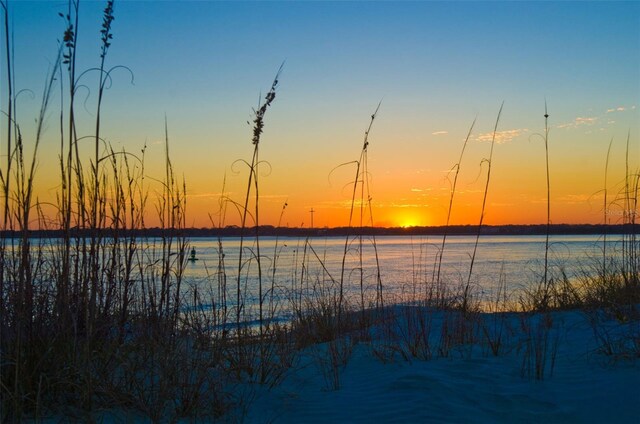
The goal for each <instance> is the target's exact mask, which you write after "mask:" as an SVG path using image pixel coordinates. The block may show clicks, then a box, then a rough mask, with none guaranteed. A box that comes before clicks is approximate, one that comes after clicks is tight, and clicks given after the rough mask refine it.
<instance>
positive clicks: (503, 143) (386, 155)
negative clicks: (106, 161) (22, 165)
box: [1, 0, 640, 227]
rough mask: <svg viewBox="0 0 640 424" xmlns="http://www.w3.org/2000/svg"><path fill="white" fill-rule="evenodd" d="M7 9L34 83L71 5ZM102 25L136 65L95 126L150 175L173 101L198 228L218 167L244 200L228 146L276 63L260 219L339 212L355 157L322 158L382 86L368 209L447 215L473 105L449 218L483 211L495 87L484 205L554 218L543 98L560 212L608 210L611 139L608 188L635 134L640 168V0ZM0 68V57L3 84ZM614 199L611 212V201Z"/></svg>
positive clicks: (390, 215)
mask: <svg viewBox="0 0 640 424" xmlns="http://www.w3.org/2000/svg"><path fill="white" fill-rule="evenodd" d="M9 7H10V13H9V17H10V21H11V24H12V27H13V32H14V45H15V61H14V63H15V67H16V85H17V87H18V88H24V89H30V90H33V92H34V93H40V91H41V89H42V86H43V82H44V79H45V75H46V73H47V70H48V68H49V66H50V64H51V63H52V62H53V60H54V58H55V54H56V51H57V43H58V40H59V39H61V37H62V34H63V32H64V21H63V19H61V18H60V17H59V16H58V12H60V11H65V10H66V3H65V2H64V1H48V2H32V1H14V2H10V3H9ZM103 8H104V2H93V1H91V2H89V1H86V2H81V4H80V27H79V32H78V37H79V41H78V55H79V67H80V68H81V69H86V68H90V67H94V66H97V65H98V64H99V41H100V37H99V35H100V34H99V31H100V25H101V22H102V10H103ZM113 33H114V39H113V44H112V47H111V49H110V51H109V53H108V56H107V63H108V66H113V65H125V66H127V67H129V68H130V69H131V70H132V72H133V74H134V81H133V83H131V78H130V76H129V74H128V73H127V72H124V71H122V72H118V73H115V74H114V75H115V78H114V84H113V87H112V88H111V89H110V90H108V92H107V93H106V97H105V99H104V103H103V115H102V121H103V128H104V129H103V136H104V137H105V138H106V139H107V140H108V141H110V142H111V143H112V144H113V145H114V146H116V148H120V147H121V146H124V147H126V148H127V149H129V150H131V151H134V152H135V151H139V150H140V149H141V148H142V146H143V145H144V144H145V143H146V144H147V145H148V154H147V174H148V175H149V176H150V177H152V178H153V177H156V178H162V155H163V145H162V140H163V139H164V117H165V115H166V116H167V120H168V126H169V137H170V141H171V156H172V160H173V163H174V167H175V169H176V171H177V173H178V174H179V175H184V178H185V179H186V184H187V190H188V194H189V198H188V219H187V225H189V226H196V227H201V226H208V225H209V214H211V215H212V216H213V217H214V220H216V223H217V220H218V217H217V215H216V214H217V213H218V209H219V204H218V201H219V198H220V193H221V190H222V186H223V180H224V178H225V175H226V192H227V194H229V195H230V196H231V197H232V198H233V199H235V200H236V201H241V200H242V199H243V196H244V190H245V189H246V181H247V172H246V169H243V168H242V166H239V165H236V166H232V164H233V163H234V161H236V160H237V159H245V160H249V159H250V157H251V153H252V148H253V146H252V144H251V128H250V126H249V125H247V120H249V119H250V118H251V110H252V107H255V106H256V105H257V102H258V99H259V95H260V93H263V94H264V93H266V92H267V91H268V89H269V86H270V84H271V81H272V79H273V77H274V75H275V73H276V71H277V69H278V67H279V66H280V64H281V63H282V62H283V61H286V63H285V65H284V70H283V73H282V75H281V78H280V87H279V88H278V91H277V98H276V101H275V103H274V104H273V106H272V108H271V109H270V110H269V111H268V112H267V115H266V119H265V120H266V125H265V131H264V134H263V138H262V142H261V147H260V155H261V159H262V160H264V161H268V163H269V164H270V172H268V171H269V170H268V169H267V166H265V167H263V168H262V169H263V172H262V174H261V175H262V176H261V179H260V184H261V194H262V198H261V223H264V224H267V223H268V224H274V225H275V224H277V223H278V218H279V216H280V212H281V210H282V205H283V204H284V202H285V201H286V202H287V203H288V205H289V206H288V208H287V210H286V211H285V214H284V215H283V221H282V224H283V225H289V226H301V225H303V226H309V224H310V213H309V210H310V209H311V208H313V209H314V210H315V211H316V212H315V215H314V225H315V226H316V227H320V226H339V225H346V223H347V222H348V216H349V214H348V209H347V206H348V204H349V199H350V195H351V189H350V187H349V185H348V184H349V182H350V180H351V179H352V174H353V172H354V169H353V168H349V167H343V168H339V169H337V170H335V171H334V172H331V171H332V170H333V169H334V168H335V167H336V166H338V165H340V164H342V163H345V162H349V161H353V160H356V159H358V157H359V154H360V149H361V147H362V140H363V136H364V131H365V129H366V128H367V126H368V124H369V120H370V115H371V113H372V112H373V111H374V110H375V108H376V106H377V104H378V102H379V101H380V100H382V105H381V107H380V111H379V114H378V116H377V118H376V121H375V123H374V125H373V128H372V131H371V134H370V138H369V141H370V145H369V171H370V178H371V194H372V198H373V200H372V204H373V206H374V209H373V217H374V224H375V225H379V226H406V225H442V224H444V223H445V219H446V208H447V205H448V199H449V183H448V180H447V175H448V173H449V171H450V170H451V168H452V167H453V166H454V164H455V163H456V162H457V160H458V157H459V155H460V149H461V147H462V142H463V140H464V137H465V135H466V133H467V131H468V129H469V126H470V125H471V122H472V121H473V120H474V118H476V117H477V123H476V127H475V129H474V132H473V135H472V139H471V142H470V144H469V146H468V150H467V152H466V153H465V157H464V159H463V161H462V164H461V173H460V177H459V182H458V190H457V192H456V199H455V203H454V209H453V214H452V223H453V224H474V223H477V222H478V219H479V215H480V207H481V204H482V191H483V189H484V184H485V179H486V169H487V168H486V166H482V167H481V163H482V161H483V158H486V157H487V156H488V154H489V148H490V142H489V141H488V140H490V138H491V131H492V129H493V126H494V124H495V120H496V115H497V112H498V109H499V107H500V104H501V103H502V101H504V110H503V113H502V117H501V120H500V123H499V127H498V131H499V134H498V140H499V141H500V143H499V144H497V145H496V147H495V151H494V157H493V165H492V177H491V178H492V179H491V183H490V187H489V193H488V200H487V201H488V204H487V210H486V215H485V223H488V224H509V223H514V224H522V223H524V224H529V223H544V222H546V204H545V202H546V185H545V160H544V157H545V156H544V143H543V141H542V140H541V138H540V137H536V136H535V134H536V133H538V134H539V133H541V132H543V131H544V117H543V115H544V103H545V99H546V101H547V103H548V108H549V109H548V110H549V115H550V117H549V124H550V127H551V131H550V138H549V150H550V152H549V154H550V167H551V189H552V194H551V201H552V205H551V210H552V221H553V222H554V223H600V222H602V221H603V219H604V218H603V206H602V189H603V188H604V185H603V184H604V167H605V156H606V152H607V147H608V144H609V141H610V140H611V139H612V138H613V140H614V142H613V143H614V144H613V148H612V156H611V162H610V165H609V185H608V189H609V192H610V193H612V195H613V193H618V192H619V191H620V190H621V188H622V182H623V180H624V169H625V161H624V159H625V144H626V141H627V135H628V134H630V152H629V159H630V162H631V163H630V166H631V169H632V170H638V169H639V167H640V140H639V135H640V134H639V133H640V116H639V115H640V113H639V112H640V111H639V110H638V106H639V105H638V104H639V103H640V3H639V2H213V1H166V2H152V1H117V0H116V4H115V21H114V23H113ZM3 37H4V34H3ZM2 48H3V49H4V40H3V42H2ZM4 55H5V53H4V50H3V52H2V57H3V60H4ZM4 73H5V68H4V62H3V68H2V75H3V78H2V84H3V85H2V90H3V93H4V92H5V90H6V81H4ZM96 79H97V74H89V75H88V76H87V77H86V79H85V80H84V82H85V83H86V84H87V85H88V86H95V83H96V81H95V80H96ZM58 101H59V100H58ZM39 102H40V99H39V97H38V95H37V94H36V95H34V96H31V95H29V93H25V94H23V95H21V96H20V97H19V100H18V105H19V109H18V119H19V120H20V121H21V125H22V126H23V132H24V133H25V139H28V137H29V135H30V127H29V126H30V125H32V123H33V120H34V118H35V117H36V116H37V115H36V113H37V109H38V108H39V105H40V103H39ZM85 104H86V105H87V106H86V109H84V108H83V105H85ZM94 104H95V90H93V91H91V92H90V91H88V90H84V92H83V93H82V94H81V95H80V100H79V101H78V104H77V110H78V113H79V117H78V119H79V120H80V121H81V122H85V123H86V125H85V126H84V127H83V126H82V125H81V127H80V134H81V135H82V134H83V132H84V133H86V134H91V128H92V123H93V119H94V118H93V111H94V109H95V108H94V107H93V106H92V105H94ZM2 109H3V110H6V96H5V95H3V96H2ZM57 117H58V111H57V110H56V108H55V107H53V108H52V110H51V112H50V114H49V118H48V121H47V138H46V139H45V142H44V144H43V151H42V155H41V156H40V159H39V167H38V174H37V189H38V193H39V196H40V198H41V199H46V198H47V197H49V198H51V197H52V196H53V194H54V193H55V191H56V190H57V189H58V186H57V183H56V182H55V181H56V177H57V175H58V174H57V170H56V169H57V168H56V166H57V163H56V159H55V158H56V156H57V149H58V143H59V141H58V138H57V137H58V136H57V134H58V127H57ZM5 125H6V122H4V121H3V122H2V126H3V128H4V126H5ZM31 133H32V129H31ZM2 134H4V132H3V133H2ZM31 136H32V134H31ZM3 144H4V139H3ZM3 151H4V150H3ZM1 162H4V160H2V161H1ZM152 194H153V193H152ZM150 206H151V205H150ZM149 209H150V210H152V209H153V208H152V207H150V208H149ZM610 209H611V210H610V211H609V212H610V213H609V217H610V219H611V222H617V221H618V220H619V219H620V218H621V216H622V210H621V206H620V204H619V203H618V204H613V205H611V207H610ZM150 219H151V218H150ZM151 223H153V220H151ZM225 223H227V224H234V223H238V217H237V214H236V213H235V212H231V211H229V213H228V214H227V216H226V221H225Z"/></svg>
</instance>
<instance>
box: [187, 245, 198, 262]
mask: <svg viewBox="0 0 640 424" xmlns="http://www.w3.org/2000/svg"><path fill="white" fill-rule="evenodd" d="M189 260H190V261H191V262H195V261H197V260H198V258H196V248H195V247H193V248H191V255H190V256H189Z"/></svg>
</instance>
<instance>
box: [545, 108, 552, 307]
mask: <svg viewBox="0 0 640 424" xmlns="http://www.w3.org/2000/svg"><path fill="white" fill-rule="evenodd" d="M548 121H549V113H548V112H547V101H546V100H545V102H544V154H545V164H546V172H547V228H546V237H545V243H544V279H543V283H544V292H545V299H546V297H547V295H548V293H549V289H550V286H549V278H548V274H549V230H550V228H551V179H550V176H549V125H548ZM545 303H546V300H545Z"/></svg>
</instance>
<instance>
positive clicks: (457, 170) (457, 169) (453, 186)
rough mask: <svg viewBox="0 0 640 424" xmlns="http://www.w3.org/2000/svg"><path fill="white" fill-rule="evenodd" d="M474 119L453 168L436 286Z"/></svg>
mask: <svg viewBox="0 0 640 424" xmlns="http://www.w3.org/2000/svg"><path fill="white" fill-rule="evenodd" d="M476 120H477V118H475V119H474V120H473V122H472V123H471V126H470V127H469V132H468V133H467V137H466V138H465V139H464V143H463V144H462V150H461V151H460V157H459V158H458V163H456V164H455V165H454V166H453V168H455V174H454V176H453V183H452V184H451V195H450V196H449V207H448V209H447V221H446V223H445V226H444V234H443V235H442V244H441V245H440V251H439V252H438V255H437V256H438V271H437V274H436V285H440V272H441V269H442V256H443V255H444V248H445V245H446V243H447V234H448V229H449V223H450V222H451V211H452V210H453V197H454V196H455V194H456V186H457V185H458V174H460V165H461V164H462V157H463V156H464V151H465V149H466V148H467V143H468V142H469V138H471V132H472V131H473V127H474V126H475V125H476Z"/></svg>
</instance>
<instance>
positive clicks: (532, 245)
mask: <svg viewBox="0 0 640 424" xmlns="http://www.w3.org/2000/svg"><path fill="white" fill-rule="evenodd" d="M550 240H551V248H550V252H549V264H550V268H549V271H550V276H551V277H558V276H559V275H561V272H564V273H565V274H566V275H567V276H568V277H569V278H573V277H575V276H576V275H577V274H579V273H581V272H585V271H587V270H588V269H589V267H591V266H594V265H596V264H598V263H600V262H599V261H601V259H602V236H594V235H579V236H552V237H551V239H550ZM375 241H376V248H377V254H378V262H379V264H380V276H381V281H382V285H383V290H384V295H385V299H390V300H391V301H406V300H411V299H412V298H413V296H414V295H415V294H420V293H423V292H424V290H425V287H426V285H427V284H428V283H430V282H432V281H434V280H435V277H434V274H435V269H436V267H437V261H436V257H437V254H438V252H439V250H440V247H441V243H442V238H441V237H409V236H387V237H376V240H375ZM607 242H608V244H607V252H608V253H611V254H616V252H619V250H620V242H621V237H620V236H609V237H608V238H607ZM474 243H475V236H449V237H447V243H446V246H445V249H444V255H443V260H442V270H441V281H443V282H444V283H445V284H447V285H449V286H451V287H458V286H459V285H460V284H463V283H466V281H467V278H468V275H469V267H470V263H471V254H472V252H473V246H474ZM190 246H192V247H193V248H195V249H196V252H197V258H198V260H197V261H195V262H189V263H188V266H187V269H186V272H185V278H186V280H187V281H188V282H189V283H190V284H191V285H192V286H197V287H198V288H199V289H200V290H201V289H205V290H209V291H210V292H211V293H212V294H214V296H216V297H219V296H220V295H221V290H222V286H221V282H222V281H223V280H222V279H221V278H219V277H220V276H222V275H226V296H227V302H228V305H229V306H231V307H233V305H235V303H236V293H237V290H236V287H237V283H238V281H237V275H238V253H239V246H240V240H239V239H236V238H225V239H222V251H221V250H220V248H219V245H218V240H217V239H216V238H195V239H192V240H191V241H190ZM344 249H345V238H344V237H327V238H312V239H310V240H308V244H307V243H306V242H305V239H297V238H283V237H281V238H279V239H278V240H276V238H274V237H264V238H261V239H260V257H261V268H262V276H263V293H268V294H266V295H265V302H266V301H267V299H270V295H271V292H270V291H268V290H270V289H271V287H272V284H273V287H274V289H273V294H274V299H275V300H274V302H277V303H279V304H281V305H284V304H285V303H286V302H287V299H289V300H290V298H291V297H292V296H293V295H292V293H298V294H299V293H300V292H306V293H307V294H309V293H316V294H317V293H318V292H319V291H322V292H323V293H325V294H327V293H330V292H331V290H334V292H335V290H336V289H337V283H335V282H336V281H339V280H340V276H341V269H342V259H343V256H344ZM360 252H362V267H360ZM220 253H223V254H224V264H222V263H221V262H220V260H219V259H220V257H221V255H220ZM544 253H545V237H544V236H482V237H481V238H480V242H479V245H478V250H477V253H476V259H475V264H474V268H473V274H472V278H471V282H472V285H473V288H474V290H475V292H476V293H479V294H481V295H484V296H487V298H490V296H491V295H492V294H493V293H495V291H496V288H497V285H498V282H499V279H500V277H501V276H502V278H503V280H504V281H505V282H506V284H507V288H508V290H509V291H515V290H518V289H521V288H526V287H531V286H532V285H533V284H536V283H537V282H539V281H540V279H541V278H542V277H541V276H542V274H543V271H544ZM257 255H258V253H257V248H256V245H255V241H254V240H252V239H249V240H247V239H245V244H244V254H243V267H242V273H241V275H242V278H241V281H240V284H241V286H242V288H243V291H246V293H247V297H246V299H245V303H246V304H247V305H249V306H251V305H255V304H257V299H258V295H257V294H258V283H257V281H258V279H257V275H258V266H257V261H256V260H255V258H256V257H257ZM274 258H276V261H275V273H274V267H273V265H274ZM344 269H345V272H344V277H343V281H344V282H345V291H346V292H347V293H348V294H350V295H352V296H356V297H357V298H358V299H359V296H360V282H361V281H362V282H363V289H364V292H365V297H366V299H367V300H369V301H371V300H372V299H374V297H375V289H376V285H377V278H376V274H377V267H376V257H375V251H374V247H373V240H372V239H371V238H369V237H363V239H362V247H361V246H360V242H359V240H358V239H355V240H352V241H351V242H350V244H349V246H348V249H347V255H346V259H345V267H344ZM361 269H362V274H361V271H360V270H361ZM220 271H224V272H220ZM361 275H362V278H361ZM274 276H275V278H274ZM388 301H389V300H388ZM283 309H286V306H283Z"/></svg>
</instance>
